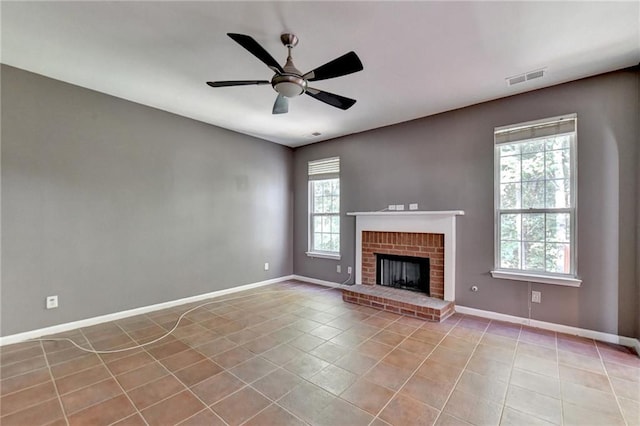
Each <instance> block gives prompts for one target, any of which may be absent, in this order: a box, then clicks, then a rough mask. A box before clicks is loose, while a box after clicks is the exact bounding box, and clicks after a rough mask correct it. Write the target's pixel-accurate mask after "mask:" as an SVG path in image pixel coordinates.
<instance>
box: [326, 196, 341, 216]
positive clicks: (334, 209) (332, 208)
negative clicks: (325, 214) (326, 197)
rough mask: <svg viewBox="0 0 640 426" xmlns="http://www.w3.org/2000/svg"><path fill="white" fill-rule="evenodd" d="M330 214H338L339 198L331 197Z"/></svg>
mask: <svg viewBox="0 0 640 426" xmlns="http://www.w3.org/2000/svg"><path fill="white" fill-rule="evenodd" d="M329 206H330V210H329V212H330V213H339V212H340V198H339V197H331V200H330V204H329Z"/></svg>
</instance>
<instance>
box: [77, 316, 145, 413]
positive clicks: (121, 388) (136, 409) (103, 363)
mask: <svg viewBox="0 0 640 426" xmlns="http://www.w3.org/2000/svg"><path fill="white" fill-rule="evenodd" d="M115 325H116V326H117V327H119V328H120V329H121V330H122V331H124V333H125V334H126V335H127V336H128V337H129V338H131V336H129V334H128V333H127V332H126V331H125V330H124V329H123V328H122V327H120V325H118V324H115ZM79 331H80V334H81V335H82V336H83V337H84V338H85V340H86V341H87V343H89V347H90V348H91V349H93V350H96V349H95V348H94V346H93V343H91V341H90V340H89V339H87V337H86V336H85V334H84V332H83V331H82V329H81V328H80V329H79ZM95 355H96V356H97V357H98V359H100V363H101V365H102V366H103V367H104V368H105V370H107V372H108V373H109V376H111V378H112V379H113V381H114V382H116V384H117V385H118V387H119V388H120V390H121V391H122V393H123V394H124V396H125V397H126V398H127V400H129V403H130V404H131V406H132V407H133V409H134V410H135V413H134V414H136V413H137V414H138V415H139V416H140V418H141V419H142V421H143V422H144V423H145V424H146V425H148V424H149V423H148V422H147V420H146V419H145V418H144V417H143V416H142V413H140V410H138V407H136V405H135V404H134V403H133V401H132V400H131V398H130V397H129V394H128V393H127V392H126V391H125V390H124V388H123V387H122V385H121V384H120V382H119V381H118V379H116V376H114V375H113V373H112V372H111V370H110V369H109V366H108V365H107V363H106V362H104V359H102V357H101V356H100V355H99V354H95ZM113 398H115V397H113ZM113 398H109V399H106V400H103V401H100V402H98V403H96V404H93V405H90V406H89V407H92V406H95V405H98V404H100V403H103V402H105V401H109V400H110V399H113ZM89 407H85V408H84V409H83V410H85V409H87V408H89ZM79 411H81V410H79ZM79 411H78V412H79ZM128 417H131V416H127V417H123V418H120V419H118V420H116V422H118V421H120V420H123V419H126V418H128ZM114 423H115V422H114Z"/></svg>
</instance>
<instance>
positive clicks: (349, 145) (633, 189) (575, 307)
mask: <svg viewBox="0 0 640 426" xmlns="http://www.w3.org/2000/svg"><path fill="white" fill-rule="evenodd" d="M639 80H640V77H639V73H638V70H637V69H635V70H625V71H620V72H615V73H610V74H606V75H602V76H597V77H593V78H589V79H584V80H580V81H576V82H572V83H567V84H563V85H559V86H555V87H551V88H547V89H544V90H538V91H534V92H530V93H526V94H522V95H517V96H512V97H510V98H505V99H501V100H496V101H492V102H488V103H484V104H479V105H475V106H471V107H468V108H464V109H460V110H456V111H452V112H447V113H443V114H439V115H436V116H431V117H427V118H423V119H420V120H415V121H411V122H407V123H404V124H400V125H395V126H390V127H386V128H382V129H377V130H373V131H369V132H365V133H360V134H355V135H351V136H347V137H343V138H339V139H336V140H332V141H327V142H322V143H317V144H313V145H308V146H305V147H301V148H298V149H296V150H295V152H294V189H295V192H294V202H295V206H294V215H295V218H294V220H295V223H294V245H293V256H294V272H295V273H296V274H299V275H302V276H307V277H312V278H317V279H323V280H328V281H333V282H341V281H344V280H345V279H346V278H347V275H346V274H344V273H343V274H337V273H336V272H335V271H336V267H335V265H336V264H337V263H339V264H341V265H342V270H343V271H346V266H353V265H354V259H355V254H354V250H355V244H354V239H355V235H354V234H355V219H354V218H353V217H348V216H344V213H346V212H349V211H374V210H380V209H382V208H384V207H386V206H387V205H388V204H400V203H404V204H405V205H406V204H408V203H419V205H420V209H421V210H458V209H461V210H464V211H465V212H466V214H465V216H462V217H459V218H458V221H457V223H458V228H457V263H456V265H457V271H456V286H457V287H456V302H457V304H459V305H463V306H468V307H473V308H478V309H483V310H488V311H495V312H501V313H505V314H509V315H516V316H521V317H527V316H528V309H527V301H528V290H527V283H526V282H518V281H510V280H502V279H493V278H492V277H491V276H490V275H489V271H490V270H491V269H492V267H493V224H494V219H493V128H494V127H496V126H502V125H508V124H514V123H519V122H524V121H530V120H535V119H540V118H546V117H553V116H557V115H562V114H567V113H573V112H575V113H577V114H578V259H579V264H578V271H579V275H580V277H581V278H582V279H583V283H582V287H581V288H570V287H561V286H553V285H543V284H533V285H532V287H533V290H539V291H541V292H542V303H541V304H539V305H538V304H534V305H533V308H532V312H531V317H532V318H534V319H537V320H542V321H549V322H553V323H559V324H565V325H571V326H577V327H582V328H586V329H591V330H598V331H603V332H608V333H619V334H621V335H626V336H633V335H637V334H638V331H639V330H640V329H637V327H640V325H638V324H637V322H638V316H639V312H638V304H637V301H638V294H637V293H638V286H637V282H638V281H637V277H636V261H637V259H638V257H637V251H638V250H640V249H639V248H638V245H637V243H636V236H635V235H636V234H635V232H633V231H632V230H634V229H635V228H636V226H637V220H638V215H637V213H636V210H637V209H638V208H639V207H638V188H637V185H638V182H637V180H638V161H637V159H638V152H637V151H638V133H640V127H639V126H640V125H639V121H640V120H638V117H639V114H640V106H639V99H638V86H639ZM428 96H429V94H428V93H425V97H427V98H428ZM356 108H357V105H356ZM330 156H340V162H341V194H342V198H341V212H342V213H343V216H342V217H343V219H342V228H341V231H342V256H343V257H342V260H340V261H339V262H338V261H332V260H325V259H311V258H308V257H307V256H306V255H305V254H304V252H305V250H306V248H307V184H306V182H307V177H306V164H307V161H309V160H315V159H319V158H324V157H330ZM474 284H475V285H477V286H478V287H479V288H480V291H479V292H477V293H473V292H471V291H470V290H469V288H470V287H471V286H472V285H474Z"/></svg>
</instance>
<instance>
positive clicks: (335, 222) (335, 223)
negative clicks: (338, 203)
mask: <svg viewBox="0 0 640 426" xmlns="http://www.w3.org/2000/svg"><path fill="white" fill-rule="evenodd" d="M331 232H332V233H334V234H339V233H340V217H338V216H332V217H331Z"/></svg>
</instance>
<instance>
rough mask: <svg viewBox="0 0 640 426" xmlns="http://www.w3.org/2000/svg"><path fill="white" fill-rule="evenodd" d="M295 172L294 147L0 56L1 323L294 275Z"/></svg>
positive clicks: (6, 329)
mask: <svg viewBox="0 0 640 426" xmlns="http://www.w3.org/2000/svg"><path fill="white" fill-rule="evenodd" d="M291 170H292V150H291V149H289V148H286V147H282V146H279V145H276V144H273V143H269V142H265V141H262V140H259V139H255V138H251V137H249V136H245V135H241V134H238V133H234V132H230V131H226V130H223V129H220V128H216V127H213V126H210V125H206V124H203V123H200V122H196V121H193V120H190V119H186V118H183V117H179V116H176V115H172V114H169V113H166V112H162V111H159V110H155V109H152V108H148V107H145V106H142V105H138V104H135V103H131V102H127V101H124V100H122V99H118V98H114V97H111V96H107V95H104V94H100V93H97V92H93V91H90V90H86V89H83V88H80V87H77V86H72V85H69V84H65V83H62V82H59V81H55V80H51V79H48V78H44V77H42V76H38V75H35V74H31V73H28V72H25V71H21V70H18V69H15V68H11V67H7V66H3V67H2V266H3V268H2V288H1V296H2V297H1V299H2V301H1V307H0V308H1V311H2V312H1V334H2V335H10V334H13V333H17V332H22V331H26V330H32V329H37V328H40V327H45V326H50V325H54V324H59V323H64V322H69V321H74V320H80V319H83V318H88V317H93V316H97V315H102V314H108V313H113V312H118V311H122V310H126V309H131V308H136V307H140V306H145V305H150V304H155V303H160V302H165V301H169V300H175V299H178V298H183V297H188V296H193V295H198V294H203V293H207V292H211V291H214V290H220V289H225V288H230V287H234V286H238V285H242V284H248V283H253V282H258V281H263V280H267V279H271V278H275V277H280V276H285V275H289V274H291V273H292V260H291V258H292V253H291V246H292V225H291V223H292V185H291ZM264 262H270V264H271V269H270V270H269V271H268V272H265V271H264V270H263V266H264ZM54 294H57V295H58V296H59V298H60V307H59V308H58V309H55V310H49V311H47V310H45V309H44V301H45V296H47V295H54Z"/></svg>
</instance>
